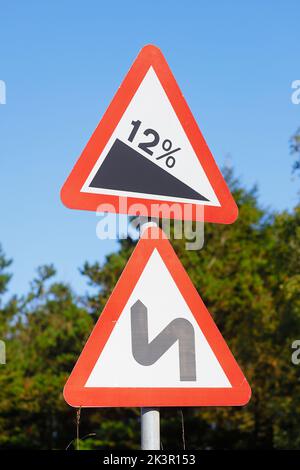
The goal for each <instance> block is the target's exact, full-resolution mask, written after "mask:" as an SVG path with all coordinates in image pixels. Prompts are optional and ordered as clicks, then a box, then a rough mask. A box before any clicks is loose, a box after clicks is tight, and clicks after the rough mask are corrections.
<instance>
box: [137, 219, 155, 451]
mask: <svg viewBox="0 0 300 470" xmlns="http://www.w3.org/2000/svg"><path fill="white" fill-rule="evenodd" d="M148 227H157V223H156V222H153V221H151V222H148V217H140V236H141V235H142V233H143V231H144V230H146V228H148ZM141 449H142V450H160V414H159V408H141Z"/></svg>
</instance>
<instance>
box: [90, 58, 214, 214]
mask: <svg viewBox="0 0 300 470" xmlns="http://www.w3.org/2000/svg"><path fill="white" fill-rule="evenodd" d="M81 192H83V193H96V194H109V195H117V196H129V197H130V196H131V197H140V198H143V199H156V200H163V201H174V202H176V201H178V202H187V203H191V202H193V203H194V204H200V205H209V206H216V207H219V206H220V203H219V200H218V198H217V196H216V194H215V192H214V190H213V188H212V186H211V184H210V182H209V180H208V178H207V176H206V174H205V172H204V170H203V168H202V166H201V164H200V162H199V159H198V157H197V155H196V154H195V152H194V150H193V148H192V146H191V144H190V142H189V139H188V138H187V136H186V134H185V132H184V130H183V128H182V126H181V123H180V121H179V119H178V117H177V115H176V113H175V112H174V109H173V107H172V105H171V103H170V101H169V99H168V97H167V95H166V93H165V91H164V89H163V87H162V85H161V83H160V81H159V79H158V77H157V75H156V73H155V71H154V69H153V68H152V67H150V68H149V70H148V72H147V73H146V75H145V77H144V79H143V81H142V82H141V84H140V86H139V88H138V90H137V91H136V93H135V95H134V96H133V98H132V100H131V102H130V103H129V105H128V107H127V109H126V111H125V112H124V114H123V116H122V118H121V120H120V121H119V124H118V125H117V127H116V128H115V130H114V132H113V134H112V136H111V137H110V139H109V140H108V142H107V144H106V146H105V148H104V150H103V152H102V154H101V155H99V158H98V160H97V162H96V164H95V165H94V168H93V170H92V171H91V173H90V175H89V177H88V179H87V180H86V181H85V183H84V185H83V187H82V189H81Z"/></svg>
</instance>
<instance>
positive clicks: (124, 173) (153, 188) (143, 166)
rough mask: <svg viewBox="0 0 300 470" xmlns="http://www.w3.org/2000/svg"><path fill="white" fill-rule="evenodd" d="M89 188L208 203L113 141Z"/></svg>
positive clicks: (141, 157)
mask: <svg viewBox="0 0 300 470" xmlns="http://www.w3.org/2000/svg"><path fill="white" fill-rule="evenodd" d="M90 186H91V187H92V188H101V189H114V190H119V191H130V192H135V193H145V194H155V195H158V196H172V197H181V198H185V199H196V200H198V201H208V199H207V198H206V197H204V196H202V194H199V193H197V192H196V191H194V190H193V189H192V188H190V187H189V186H188V185H186V184H185V183H182V181H180V180H179V179H177V178H175V176H173V175H170V173H168V172H167V171H166V170H164V169H163V168H160V167H159V166H158V165H156V164H155V163H153V162H151V161H150V160H148V159H147V158H146V157H144V156H143V155H141V154H140V153H139V152H137V151H136V150H134V149H132V148H131V147H129V145H127V144H124V142H122V141H121V140H119V139H116V140H115V142H114V144H113V146H112V148H111V149H110V151H109V153H108V155H107V156H106V158H105V160H104V162H103V163H102V165H101V166H100V168H99V170H98V171H97V173H96V175H95V176H94V178H93V180H92V182H91V183H90Z"/></svg>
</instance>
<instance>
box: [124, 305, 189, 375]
mask: <svg viewBox="0 0 300 470" xmlns="http://www.w3.org/2000/svg"><path fill="white" fill-rule="evenodd" d="M176 341H178V346H179V370H180V380H181V381H195V380H196V354H195V332H194V328H193V325H192V324H191V323H190V322H189V321H188V320H186V319H185V318H175V319H174V320H172V321H171V322H170V323H169V324H168V325H167V326H166V327H165V328H164V329H163V330H162V331H161V332H160V333H159V334H158V335H157V336H156V337H155V338H154V339H153V340H152V341H151V342H150V343H149V336H148V313H147V307H146V306H145V305H144V304H143V302H141V301H140V300H137V302H135V304H134V305H133V306H132V307H131V342H132V355H133V357H134V359H135V360H136V361H137V362H138V363H139V364H141V365H142V366H151V365H152V364H154V363H155V362H156V361H158V359H159V358H160V357H161V356H162V355H163V354H165V352H167V351H168V349H170V347H171V346H173V344H174V343H176Z"/></svg>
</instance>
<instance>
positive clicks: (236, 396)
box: [64, 227, 251, 407]
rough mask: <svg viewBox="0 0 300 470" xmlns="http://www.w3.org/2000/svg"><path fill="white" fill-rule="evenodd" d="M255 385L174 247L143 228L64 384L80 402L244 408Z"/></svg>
mask: <svg viewBox="0 0 300 470" xmlns="http://www.w3.org/2000/svg"><path fill="white" fill-rule="evenodd" d="M250 395H251V390H250V387H249V385H248V383H247V380H246V379H245V377H244V375H243V373H242V371H241V369H240V368H239V366H238V364H237V363H236V361H235V359H234V357H233V355H232V354H231V352H230V350H229V348H228V346H227V344H226V342H225V340H224V338H223V337H222V335H221V333H220V332H219V330H218V328H217V326H216V324H215V323H214V321H213V319H212V317H211V316H210V314H209V312H208V311H207V309H206V307H205V305H204V303H203V301H202V300H201V298H200V296H199V294H198V292H197V291H196V289H195V287H194V286H193V284H192V282H191V280H190V278H189V276H188V274H187V273H186V271H185V270H184V268H183V266H182V265H181V263H180V261H179V259H178V257H177V256H176V254H175V252H174V250H173V248H172V246H171V244H170V243H169V241H168V239H167V238H166V236H165V235H164V233H163V232H162V231H161V230H160V229H159V228H157V227H155V228H154V227H151V228H148V229H147V230H145V231H144V232H143V235H142V238H141V239H140V241H139V242H138V244H137V247H136V248H135V250H134V252H133V254H132V256H131V258H130V260H129V262H128V263H127V265H126V267H125V269H124V271H123V273H122V275H121V277H120V279H119V281H118V283H117V285H116V287H115V289H114V291H113V293H112V295H111V297H110V299H109V301H108V303H107V305H106V306H105V308H104V310H103V312H102V314H101V316H100V318H99V320H98V322H97V324H96V325H95V327H94V329H93V331H92V333H91V335H90V337H89V339H88V341H87V343H86V345H85V347H84V349H83V351H82V353H81V355H80V357H79V359H78V361H77V363H76V365H75V367H74V369H73V371H72V373H71V375H70V377H69V379H68V381H67V383H66V385H65V388H64V397H65V399H66V401H67V402H68V403H69V404H70V405H71V406H74V407H81V406H82V407H113V406H116V407H119V406H215V405H216V406H217V405H244V404H246V403H247V402H248V401H249V399H250Z"/></svg>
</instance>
